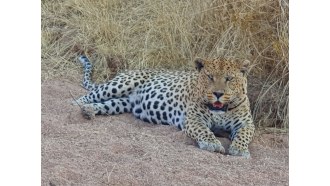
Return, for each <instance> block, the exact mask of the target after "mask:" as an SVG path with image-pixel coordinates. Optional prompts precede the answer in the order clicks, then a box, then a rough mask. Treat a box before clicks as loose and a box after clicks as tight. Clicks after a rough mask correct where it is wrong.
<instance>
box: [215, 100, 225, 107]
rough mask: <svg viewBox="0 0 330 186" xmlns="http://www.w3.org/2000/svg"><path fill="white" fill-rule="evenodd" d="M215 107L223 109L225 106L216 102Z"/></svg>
mask: <svg viewBox="0 0 330 186" xmlns="http://www.w3.org/2000/svg"><path fill="white" fill-rule="evenodd" d="M213 107H216V108H222V107H223V104H222V103H220V102H219V101H216V102H214V103H213Z"/></svg>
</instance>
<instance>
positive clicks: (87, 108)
mask: <svg viewBox="0 0 330 186" xmlns="http://www.w3.org/2000/svg"><path fill="white" fill-rule="evenodd" d="M81 113H82V115H83V116H84V118H86V119H94V118H95V111H94V108H93V106H92V105H90V104H86V105H83V106H82V107H81Z"/></svg>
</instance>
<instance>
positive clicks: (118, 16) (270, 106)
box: [41, 0, 289, 129]
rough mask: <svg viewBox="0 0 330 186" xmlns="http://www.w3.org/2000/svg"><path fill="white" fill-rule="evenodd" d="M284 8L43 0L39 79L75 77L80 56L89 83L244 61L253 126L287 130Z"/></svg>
mask: <svg viewBox="0 0 330 186" xmlns="http://www.w3.org/2000/svg"><path fill="white" fill-rule="evenodd" d="M288 3H289V0H275V1H274V0H236V1H231V0H193V1H191V0H167V1H162V0H135V1H130V0H99V1H94V0H47V1H46V0H43V1H42V4H41V8H42V16H41V19H42V25H41V29H42V43H41V48H42V56H41V57H42V66H41V67H42V80H43V81H44V80H46V79H48V78H55V77H59V76H70V75H77V76H75V77H78V74H80V75H81V67H80V66H79V65H77V63H74V62H73V61H75V59H76V57H77V55H78V53H79V52H80V51H81V50H84V51H86V52H87V54H88V55H89V57H90V58H91V60H93V63H94V66H95V73H94V79H95V80H96V81H104V80H105V79H109V78H110V76H111V75H113V73H115V71H117V70H118V69H119V68H129V69H136V68H158V67H162V68H168V69H190V68H192V61H193V59H194V58H195V57H197V56H198V57H204V58H208V57H215V56H224V57H228V58H237V59H249V60H250V61H251V62H252V64H253V68H252V69H251V72H250V76H249V83H250V84H249V94H250V98H251V103H252V111H253V116H254V118H255V121H256V125H257V126H258V127H274V128H276V129H287V128H288V101H289V100H288V99H289V97H288V92H289V91H288V89H289V74H288V73H289V70H288V66H289V65H288V59H289V58H288V56H289V54H288V48H289V35H288V30H289V28H288V27H289V5H288ZM112 67H116V68H112ZM79 77H80V76H79Z"/></svg>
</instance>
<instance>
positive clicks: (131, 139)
mask: <svg viewBox="0 0 330 186" xmlns="http://www.w3.org/2000/svg"><path fill="white" fill-rule="evenodd" d="M70 91H71V92H72V93H73V94H74V95H75V97H79V96H80V95H83V94H84V93H86V91H85V90H84V89H83V88H82V87H80V86H79V82H69V81H66V80H62V81H61V80H49V81H47V82H44V83H43V84H42V115H41V121H42V129H41V133H42V147H41V150H42V161H41V162H42V185H51V186H54V185H56V186H57V185H134V186H135V185H157V186H158V185H166V186H167V185H225V186H228V185H262V186H265V185H272V186H273V185H288V184H289V163H288V161H289V147H288V135H275V134H263V135H258V136H257V137H255V139H254V141H253V142H252V143H251V145H250V152H251V159H244V158H241V157H232V156H225V155H221V154H218V153H210V152H207V151H204V150H200V149H198V148H197V147H196V144H195V143H194V142H193V141H192V140H191V139H189V138H188V137H186V136H185V135H184V134H183V133H182V132H181V131H179V130H178V129H176V128H175V127H171V126H164V125H153V124H149V123H145V122H142V121H139V120H137V119H135V118H134V117H133V116H132V115H130V114H123V115H117V116H97V117H96V118H95V119H94V120H86V119H84V118H83V117H82V115H81V114H80V108H79V107H78V106H72V105H71V104H70V102H71V101H72V97H71V95H70ZM220 140H221V141H222V143H223V144H224V146H225V148H228V144H229V140H227V139H225V138H220Z"/></svg>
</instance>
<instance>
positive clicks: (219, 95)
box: [213, 92, 223, 99]
mask: <svg viewBox="0 0 330 186" xmlns="http://www.w3.org/2000/svg"><path fill="white" fill-rule="evenodd" d="M213 95H215V97H217V99H219V98H220V97H221V96H223V93H220V92H213Z"/></svg>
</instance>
